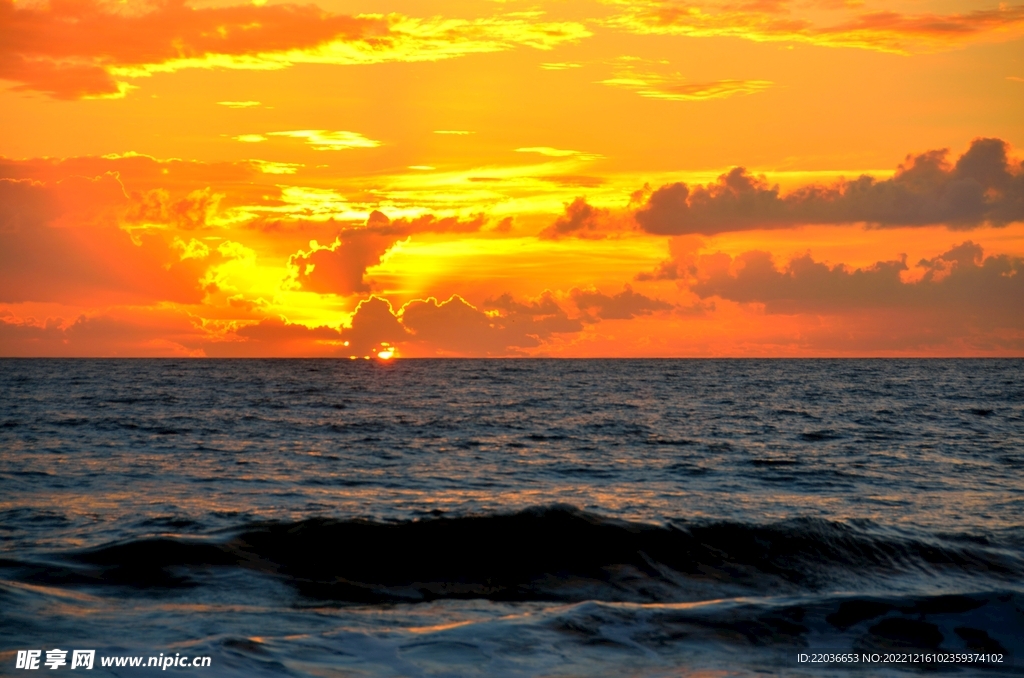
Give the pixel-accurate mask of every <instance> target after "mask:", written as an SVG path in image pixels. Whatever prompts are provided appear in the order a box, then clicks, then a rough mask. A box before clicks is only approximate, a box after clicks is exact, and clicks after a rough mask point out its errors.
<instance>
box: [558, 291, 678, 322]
mask: <svg viewBox="0 0 1024 678" xmlns="http://www.w3.org/2000/svg"><path fill="white" fill-rule="evenodd" d="M570 294H571V296H572V300H573V303H575V304H576V308H578V309H579V310H580V312H581V313H583V317H584V318H585V319H586V320H587V322H596V321H598V320H628V319H630V318H635V317H636V316H638V315H651V314H652V313H654V312H655V311H668V310H670V309H672V308H674V306H673V305H672V304H669V303H667V302H664V301H660V300H658V299H651V298H650V297H647V296H644V295H643V294H640V293H639V292H634V291H633V288H632V287H630V286H629V285H625V286H624V287H623V290H622V291H621V292H619V293H618V294H616V295H614V296H609V295H607V294H604V293H602V292H598V291H597V290H579V289H573V290H572V292H571V293H570Z"/></svg>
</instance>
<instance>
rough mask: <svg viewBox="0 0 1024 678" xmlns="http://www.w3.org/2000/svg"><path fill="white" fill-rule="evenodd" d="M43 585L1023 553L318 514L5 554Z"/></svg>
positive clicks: (314, 582) (329, 590)
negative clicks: (36, 557)
mask: <svg viewBox="0 0 1024 678" xmlns="http://www.w3.org/2000/svg"><path fill="white" fill-rule="evenodd" d="M0 568H2V569H4V570H5V571H7V572H8V573H9V575H8V576H10V577H11V578H13V579H18V580H21V581H25V582H30V583H37V584H44V585H76V584H104V585H119V586H133V587H171V588H175V587H187V586H196V585H199V583H200V582H201V581H202V577H203V576H204V574H205V573H209V572H211V571H215V570H217V569H219V568H242V569H245V570H250V571H254V572H259V573H264V574H268V575H271V576H274V577H278V578H280V579H282V580H283V581H285V582H287V583H289V584H291V585H292V586H294V587H295V588H296V589H298V591H299V592H300V593H301V594H302V595H304V596H307V597H309V598H313V599H317V600H335V601H348V602H359V603H376V602H389V601H393V602H399V601H408V602H416V601H431V600H438V599H446V598H448V599H470V598H481V599H489V600H494V601H506V602H520V601H555V602H580V601H586V600H600V601H607V602H633V603H674V602H687V601H697V600H709V599H713V598H720V597H735V596H742V595H795V594H799V593H806V592H813V591H826V590H833V591H834V590H866V589H869V588H877V585H878V582H880V581H884V580H885V578H887V577H893V576H900V575H910V576H911V577H912V578H916V579H917V580H919V581H922V580H928V579H930V578H933V579H934V578H947V579H948V578H949V577H974V578H978V577H980V578H982V579H984V580H985V581H986V582H989V583H993V582H994V584H993V585H996V586H998V585H999V582H1003V583H1005V584H1007V585H1015V583H1019V581H1020V580H1021V578H1022V576H1024V554H1022V552H1021V551H1020V549H1019V548H1004V547H1001V546H999V545H995V544H992V543H991V542H989V541H988V540H985V539H978V538H967V537H951V536H946V537H940V536H928V537H912V536H908V535H907V534H905V533H897V532H893V531H886V530H882V529H878V528H875V527H872V526H870V525H849V524H845V523H836V522H829V521H824V520H818V519H800V520H790V521H783V522H778V523H771V524H761V525H759V524H749V523H737V522H716V523H706V524H691V525H683V524H676V523H669V524H663V525H657V524H647V523H630V522H625V521H621V520H614V519H609V518H606V517H603V516H600V515H597V514H593V513H589V512H585V511H581V510H579V509H576V508H573V507H570V506H563V505H556V506H547V507H537V508H531V509H527V510H523V511H519V512H515V513H507V514H491V515H478V516H463V517H447V516H443V515H442V516H435V517H428V518H423V519H418V520H409V521H400V522H376V521H370V520H339V519H329V518H310V519H306V520H300V521H296V522H268V523H254V524H249V525H245V526H243V527H240V528H238V529H236V530H232V531H228V532H225V533H220V534H218V535H214V536H208V537H203V538H197V537H184V536H158V537H149V538H143V539H136V540H131V541H126V542H122V543H115V544H108V545H105V546H101V547H98V548H93V549H89V550H84V551H76V552H68V553H61V554H52V555H51V556H50V557H48V558H47V561H46V562H30V561H14V560H0Z"/></svg>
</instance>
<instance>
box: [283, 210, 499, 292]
mask: <svg viewBox="0 0 1024 678" xmlns="http://www.w3.org/2000/svg"><path fill="white" fill-rule="evenodd" d="M486 223H487V219H486V218H485V217H484V216H482V215H478V216H476V217H474V218H473V219H469V220H460V219H459V218H458V217H445V218H438V217H436V216H434V215H432V214H426V215H423V216H420V217H417V218H415V219H396V220H394V221H392V220H391V219H389V218H388V217H387V216H386V215H385V214H384V213H382V212H379V211H377V210H374V211H373V212H372V213H371V214H370V216H369V218H368V219H367V221H366V225H365V227H363V228H354V229H347V230H344V231H342V232H341V233H339V234H338V236H337V237H336V238H335V239H334V242H332V243H331V244H330V245H326V246H321V245H319V244H318V243H316V241H313V242H311V243H310V249H309V251H308V252H307V251H302V250H300V251H299V252H298V253H296V254H294V255H292V256H291V258H290V260H289V266H290V267H291V268H292V269H293V270H294V272H295V279H296V281H297V282H298V283H299V284H300V285H301V286H302V288H303V289H304V290H307V291H310V292H318V293H320V294H338V295H342V296H346V295H350V294H357V293H365V292H369V291H370V285H369V284H368V283H366V282H365V280H364V276H365V274H366V269H367V268H369V267H371V266H376V265H377V264H379V263H380V261H381V257H383V256H384V254H385V253H386V252H387V251H388V250H389V249H391V247H393V246H394V244H395V243H396V242H398V241H399V240H403V239H405V238H407V237H409V236H410V235H413V234H416V233H472V232H475V231H479V230H480V229H481V228H482V227H483V226H484V224H486Z"/></svg>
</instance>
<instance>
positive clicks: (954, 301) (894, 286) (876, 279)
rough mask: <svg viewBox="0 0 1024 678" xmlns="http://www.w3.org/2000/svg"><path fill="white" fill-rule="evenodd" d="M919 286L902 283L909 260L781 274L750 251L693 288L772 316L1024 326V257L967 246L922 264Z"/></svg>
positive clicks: (802, 266)
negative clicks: (868, 316)
mask: <svg viewBox="0 0 1024 678" xmlns="http://www.w3.org/2000/svg"><path fill="white" fill-rule="evenodd" d="M917 266H918V267H920V268H922V269H924V273H923V276H922V277H921V278H920V279H919V280H917V281H916V282H903V280H902V279H901V277H900V274H901V272H903V271H907V270H908V266H907V263H906V261H905V259H901V260H896V261H884V262H878V263H876V264H875V265H873V266H871V267H868V268H863V269H850V268H848V267H846V266H844V265H842V264H837V265H835V266H829V265H827V264H824V263H821V262H816V261H814V260H813V259H812V258H811V257H810V255H805V256H803V257H799V258H796V259H793V260H792V261H790V262H789V263H788V264H787V265H786V266H785V267H783V268H781V269H780V268H777V267H776V266H775V264H774V263H773V261H772V258H771V255H769V254H768V253H766V252H747V253H744V254H742V255H740V256H738V257H737V258H736V259H735V260H734V261H733V262H732V266H729V267H724V266H716V267H715V271H714V272H713V273H711V274H710V275H707V276H706V277H703V279H700V278H701V277H702V274H700V273H699V274H698V279H699V282H697V283H695V284H693V285H692V286H691V290H692V291H693V292H695V293H696V294H698V295H699V296H700V297H701V298H707V297H712V296H717V297H721V298H723V299H729V300H732V301H737V302H742V303H750V302H756V303H762V304H764V305H765V311H766V312H767V313H784V314H795V313H818V314H836V313H845V312H849V311H858V310H868V309H904V310H909V311H919V310H934V311H939V312H941V313H943V314H948V316H949V317H950V318H952V319H953V320H954V321H956V322H961V321H966V320H967V319H970V318H978V317H983V318H984V319H986V321H987V322H988V323H989V324H991V325H993V326H1004V327H1022V326H1024V259H1021V258H1018V257H1011V256H1007V255H997V256H989V257H984V256H983V252H982V249H981V247H980V246H978V245H976V244H975V243H973V242H970V241H967V242H965V243H963V244H961V245H958V246H957V247H954V248H952V249H950V250H949V251H947V252H945V253H943V254H941V255H939V256H937V257H934V258H932V259H922V260H921V261H919V262H918V264H917Z"/></svg>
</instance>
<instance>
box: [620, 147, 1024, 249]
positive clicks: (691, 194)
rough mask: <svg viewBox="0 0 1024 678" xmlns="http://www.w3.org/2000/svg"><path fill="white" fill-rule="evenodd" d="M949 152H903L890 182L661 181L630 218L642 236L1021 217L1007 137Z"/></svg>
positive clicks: (742, 175)
mask: <svg viewBox="0 0 1024 678" xmlns="http://www.w3.org/2000/svg"><path fill="white" fill-rule="evenodd" d="M947 154H948V151H947V150H938V151H929V152H927V153H922V154H921V155H918V156H914V157H911V156H908V157H907V161H906V163H905V164H903V165H900V166H899V168H898V169H897V171H896V174H895V176H893V178H891V179H885V180H876V179H874V178H872V177H869V176H866V175H865V176H861V177H860V178H858V179H856V180H854V181H840V182H838V183H836V184H834V185H831V186H820V185H809V186H805V187H803V188H800V189H798V190H796V191H794V192H792V193H789V194H788V195H780V192H779V187H778V186H771V185H769V184H768V182H767V181H766V180H765V179H764V178H763V177H754V176H751V175H750V174H748V173H747V171H746V170H745V169H743V168H742V167H736V168H734V169H733V170H731V171H730V172H728V173H727V174H723V175H722V176H720V177H719V178H718V181H717V182H715V183H713V184H708V185H707V186H700V185H696V186H689V185H687V184H685V183H681V182H680V183H674V184H667V185H665V186H662V187H661V188H659V189H657V190H655V191H654V192H653V193H652V194H651V195H650V196H649V197H648V199H647V201H646V203H645V204H644V205H643V206H642V207H641V208H640V209H638V210H637V212H636V214H635V218H636V221H637V222H638V223H639V224H640V226H641V227H642V228H643V229H644V230H645V231H647V232H648V233H657V234H663V235H679V234H687V233H703V234H712V233H722V232H728V231H740V230H747V229H764V228H789V227H793V226H800V225H805V224H845V223H857V222H864V223H867V224H869V225H873V226H878V227H897V226H925V225H934V224H944V225H946V226H948V227H949V228H952V229H969V228H974V227H978V226H981V225H983V224H992V225H994V226H1004V225H1006V224H1008V223H1011V222H1016V221H1021V220H1024V166H1022V164H1021V163H1016V164H1013V163H1010V162H1009V161H1008V160H1007V145H1006V143H1005V142H1003V141H1001V140H999V139H976V140H975V141H974V142H973V143H972V144H971V147H970V149H969V150H968V151H967V152H966V153H964V154H963V155H962V156H960V158H959V159H958V160H957V161H956V163H955V164H950V163H949V162H948V161H947V159H946V156H947Z"/></svg>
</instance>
